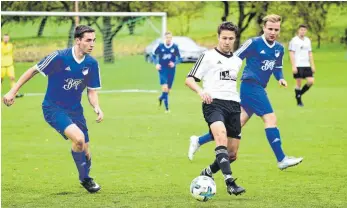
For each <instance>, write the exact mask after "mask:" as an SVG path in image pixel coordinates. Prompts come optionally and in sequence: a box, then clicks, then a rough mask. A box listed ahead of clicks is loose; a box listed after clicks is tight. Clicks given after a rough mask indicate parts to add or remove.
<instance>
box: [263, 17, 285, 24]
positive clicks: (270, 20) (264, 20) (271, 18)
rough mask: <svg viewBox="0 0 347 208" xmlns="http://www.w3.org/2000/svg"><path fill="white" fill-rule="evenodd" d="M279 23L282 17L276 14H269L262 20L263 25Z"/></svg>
mask: <svg viewBox="0 0 347 208" xmlns="http://www.w3.org/2000/svg"><path fill="white" fill-rule="evenodd" d="M281 21H282V17H281V16H279V15H277V14H269V15H266V16H265V17H264V18H263V23H264V25H266V23H267V22H273V23H275V22H281Z"/></svg>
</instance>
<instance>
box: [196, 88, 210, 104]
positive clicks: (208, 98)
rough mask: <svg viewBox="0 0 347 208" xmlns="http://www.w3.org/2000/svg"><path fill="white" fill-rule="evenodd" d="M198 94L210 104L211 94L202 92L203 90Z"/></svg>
mask: <svg viewBox="0 0 347 208" xmlns="http://www.w3.org/2000/svg"><path fill="white" fill-rule="evenodd" d="M199 95H200V98H201V100H202V101H203V102H204V103H206V104H211V103H212V101H213V99H212V98H211V96H210V95H209V94H208V93H207V92H204V91H201V92H200V93H199Z"/></svg>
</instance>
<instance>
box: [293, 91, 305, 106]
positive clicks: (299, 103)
mask: <svg viewBox="0 0 347 208" xmlns="http://www.w3.org/2000/svg"><path fill="white" fill-rule="evenodd" d="M295 98H296V103H297V105H298V106H300V107H303V106H304V104H303V103H302V100H301V95H300V94H298V95H296V96H295Z"/></svg>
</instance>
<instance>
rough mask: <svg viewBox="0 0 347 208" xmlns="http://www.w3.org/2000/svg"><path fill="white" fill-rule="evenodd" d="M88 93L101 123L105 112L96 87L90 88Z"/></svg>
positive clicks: (97, 120)
mask: <svg viewBox="0 0 347 208" xmlns="http://www.w3.org/2000/svg"><path fill="white" fill-rule="evenodd" d="M87 94H88V100H89V103H90V105H92V106H93V109H94V112H95V113H96V114H97V115H98V117H97V119H96V122H98V123H100V122H101V121H102V120H103V118H104V113H103V112H102V110H101V108H100V106H99V97H98V92H97V91H96V90H95V89H88V92H87Z"/></svg>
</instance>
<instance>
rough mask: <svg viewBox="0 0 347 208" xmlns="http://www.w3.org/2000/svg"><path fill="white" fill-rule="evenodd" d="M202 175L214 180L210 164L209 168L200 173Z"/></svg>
mask: <svg viewBox="0 0 347 208" xmlns="http://www.w3.org/2000/svg"><path fill="white" fill-rule="evenodd" d="M200 175H201V176H207V177H210V178H212V179H213V180H214V178H213V173H212V171H211V169H210V167H209V166H208V167H207V168H204V169H203V170H202V171H201V173H200Z"/></svg>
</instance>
